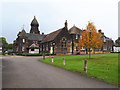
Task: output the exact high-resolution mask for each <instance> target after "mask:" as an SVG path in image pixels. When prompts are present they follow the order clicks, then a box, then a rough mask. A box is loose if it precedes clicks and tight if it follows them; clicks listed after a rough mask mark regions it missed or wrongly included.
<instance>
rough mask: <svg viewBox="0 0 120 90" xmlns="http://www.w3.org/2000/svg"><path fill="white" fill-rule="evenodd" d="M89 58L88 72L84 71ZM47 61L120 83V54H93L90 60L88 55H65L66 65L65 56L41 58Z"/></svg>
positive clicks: (100, 78) (103, 79)
mask: <svg viewBox="0 0 120 90" xmlns="http://www.w3.org/2000/svg"><path fill="white" fill-rule="evenodd" d="M85 59H87V73H85V72H84V60H85ZM40 61H41V62H45V63H48V64H51V65H54V66H57V67H61V68H64V69H66V70H70V71H75V72H81V74H83V75H87V76H89V77H93V78H97V79H99V80H102V81H105V82H108V83H112V84H115V85H118V84H119V85H120V83H118V54H101V55H91V59H90V60H89V56H88V55H76V56H65V62H66V65H63V56H59V57H54V62H53V63H52V58H46V59H45V60H43V59H41V60H40Z"/></svg>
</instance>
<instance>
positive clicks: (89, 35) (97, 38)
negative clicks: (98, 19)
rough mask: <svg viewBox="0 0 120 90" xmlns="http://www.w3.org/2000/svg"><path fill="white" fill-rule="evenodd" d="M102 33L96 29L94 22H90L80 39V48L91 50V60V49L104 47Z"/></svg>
mask: <svg viewBox="0 0 120 90" xmlns="http://www.w3.org/2000/svg"><path fill="white" fill-rule="evenodd" d="M101 36H102V35H101V33H99V32H97V30H96V27H95V26H94V24H93V23H92V22H89V23H88V25H87V26H86V29H85V30H84V31H83V32H82V34H81V38H80V39H79V43H78V46H79V48H80V49H81V48H82V47H84V48H85V49H89V58H90V48H92V49H95V48H101V47H102V45H103V39H102V38H101Z"/></svg>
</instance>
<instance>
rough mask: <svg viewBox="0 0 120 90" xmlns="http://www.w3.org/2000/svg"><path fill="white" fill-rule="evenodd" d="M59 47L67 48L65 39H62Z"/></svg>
mask: <svg viewBox="0 0 120 90" xmlns="http://www.w3.org/2000/svg"><path fill="white" fill-rule="evenodd" d="M61 47H62V48H66V47H67V39H66V38H65V37H63V38H62V42H61Z"/></svg>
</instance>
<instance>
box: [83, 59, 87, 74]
mask: <svg viewBox="0 0 120 90" xmlns="http://www.w3.org/2000/svg"><path fill="white" fill-rule="evenodd" d="M84 72H86V73H87V60H86V59H85V63H84Z"/></svg>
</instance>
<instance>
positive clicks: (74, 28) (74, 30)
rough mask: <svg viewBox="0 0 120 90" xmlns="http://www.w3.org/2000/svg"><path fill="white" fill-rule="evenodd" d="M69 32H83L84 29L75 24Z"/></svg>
mask: <svg viewBox="0 0 120 90" xmlns="http://www.w3.org/2000/svg"><path fill="white" fill-rule="evenodd" d="M68 32H69V34H81V32H83V31H82V30H81V29H79V28H78V27H76V26H75V25H74V26H73V27H72V28H70V29H69V31H68Z"/></svg>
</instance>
